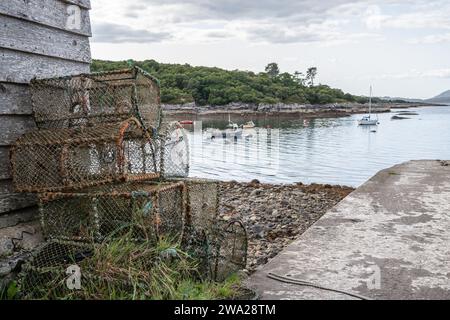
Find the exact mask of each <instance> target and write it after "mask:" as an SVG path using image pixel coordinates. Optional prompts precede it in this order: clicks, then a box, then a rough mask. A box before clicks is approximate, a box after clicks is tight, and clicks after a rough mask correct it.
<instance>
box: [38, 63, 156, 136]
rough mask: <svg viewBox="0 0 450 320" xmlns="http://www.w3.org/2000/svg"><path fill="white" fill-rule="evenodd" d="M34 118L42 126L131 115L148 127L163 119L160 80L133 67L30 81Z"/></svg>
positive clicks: (115, 119) (83, 123) (64, 125)
mask: <svg viewBox="0 0 450 320" xmlns="http://www.w3.org/2000/svg"><path fill="white" fill-rule="evenodd" d="M31 98H32V104H33V112H34V118H35V121H36V123H37V126H38V128H40V129H51V128H73V127H81V126H86V125H93V124H98V123H107V122H120V121H123V120H126V119H128V118H130V117H135V118H137V119H138V120H139V121H141V124H142V126H143V127H144V128H145V129H146V130H149V131H151V130H157V129H158V128H159V126H160V123H161V118H162V111H161V106H160V86H159V81H158V80H157V79H155V78H154V77H152V76H151V75H149V74H148V73H147V72H145V71H144V70H142V69H140V68H138V67H134V68H131V69H125V70H118V71H111V72H101V73H92V74H82V75H76V76H68V77H61V78H51V79H41V80H37V79H34V80H32V81H31Z"/></svg>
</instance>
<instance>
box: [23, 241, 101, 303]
mask: <svg viewBox="0 0 450 320" xmlns="http://www.w3.org/2000/svg"><path fill="white" fill-rule="evenodd" d="M93 251H94V247H93V245H90V244H85V243H74V242H66V241H56V240H54V241H50V242H47V243H44V244H42V245H41V246H40V247H38V248H37V249H35V251H34V253H33V255H32V257H31V259H30V260H29V261H28V262H27V263H26V264H25V265H23V266H22V271H21V274H20V277H19V288H20V293H21V294H22V298H23V299H48V298H51V297H55V296H60V297H62V296H65V295H67V294H68V293H69V288H68V286H67V280H68V276H69V275H68V274H67V272H68V270H69V268H70V267H71V266H78V265H80V264H81V263H82V262H83V261H84V260H85V259H87V258H88V257H90V256H92V254H93ZM80 276H81V277H83V278H84V277H86V276H88V274H87V273H84V272H83V273H82V274H80ZM83 280H84V279H82V278H80V281H83Z"/></svg>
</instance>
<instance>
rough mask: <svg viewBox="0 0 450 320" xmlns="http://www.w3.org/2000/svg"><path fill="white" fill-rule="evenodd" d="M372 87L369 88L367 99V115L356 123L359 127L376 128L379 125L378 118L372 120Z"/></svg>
mask: <svg viewBox="0 0 450 320" xmlns="http://www.w3.org/2000/svg"><path fill="white" fill-rule="evenodd" d="M371 116H372V86H370V98H369V115H368V116H364V117H362V119H361V120H359V121H358V124H359V125H360V126H376V125H378V124H379V122H378V118H377V119H372V118H371Z"/></svg>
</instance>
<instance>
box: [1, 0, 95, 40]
mask: <svg viewBox="0 0 450 320" xmlns="http://www.w3.org/2000/svg"><path fill="white" fill-rule="evenodd" d="M70 5H71V4H70V3H66V2H61V1H59V0H27V1H17V0H2V1H1V2H0V14H4V15H8V16H12V17H16V18H19V19H24V20H28V21H32V22H35V23H39V24H44V25H47V26H50V27H53V28H58V29H62V30H66V31H70V32H73V33H78V34H81V35H84V36H88V37H90V36H91V35H92V34H91V24H90V20H89V11H88V10H87V9H81V8H80V16H79V18H80V19H79V22H80V25H79V26H80V28H79V29H78V28H77V29H74V28H73V27H72V25H71V24H70V23H68V21H70V20H69V12H68V9H69V6H70Z"/></svg>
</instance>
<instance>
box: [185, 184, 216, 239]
mask: <svg viewBox="0 0 450 320" xmlns="http://www.w3.org/2000/svg"><path fill="white" fill-rule="evenodd" d="M185 184H186V190H187V201H188V208H189V209H188V212H189V224H190V225H191V226H192V228H193V229H195V230H199V231H200V230H201V231H204V232H206V233H207V234H211V233H213V230H214V227H215V225H216V222H217V217H218V214H219V183H218V182H217V181H213V180H204V179H187V180H185Z"/></svg>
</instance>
